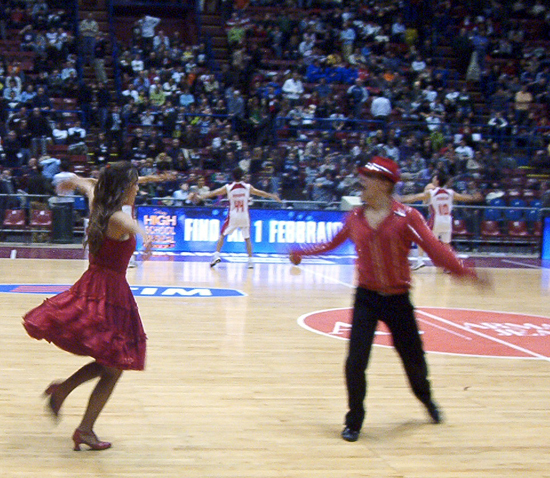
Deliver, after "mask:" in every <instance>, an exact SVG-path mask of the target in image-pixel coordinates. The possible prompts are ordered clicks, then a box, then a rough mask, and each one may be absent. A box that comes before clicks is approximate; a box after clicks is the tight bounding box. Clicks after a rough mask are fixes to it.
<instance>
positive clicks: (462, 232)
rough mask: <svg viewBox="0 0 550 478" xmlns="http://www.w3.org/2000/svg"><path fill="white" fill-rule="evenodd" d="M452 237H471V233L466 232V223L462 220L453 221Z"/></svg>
mask: <svg viewBox="0 0 550 478" xmlns="http://www.w3.org/2000/svg"><path fill="white" fill-rule="evenodd" d="M453 236H458V237H463V238H467V237H472V236H473V233H471V232H470V231H468V228H467V227H466V221H464V219H456V218H455V219H453Z"/></svg>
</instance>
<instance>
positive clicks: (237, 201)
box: [225, 181, 250, 229]
mask: <svg viewBox="0 0 550 478" xmlns="http://www.w3.org/2000/svg"><path fill="white" fill-rule="evenodd" d="M225 187H226V189H227V199H229V214H228V216H227V223H228V227H229V228H231V229H233V228H236V227H239V228H241V227H249V226H250V215H249V213H248V202H249V199H250V184H247V183H243V182H240V181H239V182H234V183H231V184H226V186H225Z"/></svg>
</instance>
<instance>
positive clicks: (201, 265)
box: [0, 259, 550, 478]
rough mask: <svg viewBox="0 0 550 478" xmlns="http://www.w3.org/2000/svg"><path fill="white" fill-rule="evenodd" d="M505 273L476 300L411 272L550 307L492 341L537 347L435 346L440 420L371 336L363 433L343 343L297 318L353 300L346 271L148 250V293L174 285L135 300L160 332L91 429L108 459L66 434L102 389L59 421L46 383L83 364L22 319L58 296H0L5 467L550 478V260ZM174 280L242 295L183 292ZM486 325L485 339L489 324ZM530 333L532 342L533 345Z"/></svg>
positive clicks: (503, 305) (8, 470)
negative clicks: (346, 428) (352, 404)
mask: <svg viewBox="0 0 550 478" xmlns="http://www.w3.org/2000/svg"><path fill="white" fill-rule="evenodd" d="M85 267H86V263H85V261H80V260H33V259H16V260H9V259H1V260H0V271H1V279H0V282H1V284H4V285H5V284H70V283H72V282H73V281H74V280H76V279H77V278H78V277H79V276H80V274H81V273H82V272H83V271H84V270H85ZM492 274H493V276H494V280H495V287H494V290H493V291H489V292H487V293H485V294H480V293H479V291H478V290H477V289H475V288H474V287H472V286H469V285H464V284H459V283H456V282H455V281H454V280H452V279H451V278H450V277H448V276H447V275H445V274H442V273H440V272H436V271H435V270H434V269H432V268H425V269H422V270H421V271H418V272H417V273H416V275H415V276H414V277H415V288H414V293H413V299H414V302H415V304H416V305H417V306H419V307H439V308H444V309H445V310H447V309H450V310H454V309H460V310H462V309H477V310H486V311H496V312H511V313H516V314H526V315H527V316H533V317H539V319H540V323H537V324H538V325H537V324H535V325H537V326H536V327H534V328H530V327H529V326H527V327H525V324H530V323H534V322H533V321H534V320H539V319H531V318H529V317H527V318H525V319H522V321H520V322H521V324H523V325H522V327H521V328H520V329H517V328H514V327H513V326H512V325H510V324H508V325H506V327H505V328H504V329H503V330H504V333H503V332H502V330H501V331H500V332H499V333H496V334H493V335H491V337H495V339H494V340H492V341H491V343H492V344H493V345H494V344H496V345H503V344H504V348H507V349H512V350H515V351H516V352H517V351H518V350H519V349H522V350H524V351H525V350H526V351H527V352H529V351H531V352H533V353H531V354H529V353H528V354H527V356H526V357H524V358H517V357H516V358H503V357H493V356H486V355H485V351H484V349H483V348H484V345H483V343H480V349H479V354H470V355H461V354H458V355H456V354H455V355H453V354H449V353H441V351H439V352H437V353H428V355H427V359H428V363H429V366H430V372H431V380H432V383H433V387H434V396H435V399H436V400H437V401H438V402H439V404H440V406H441V408H442V410H443V411H444V413H445V423H443V424H441V425H432V424H430V423H429V421H428V419H427V416H426V414H425V412H424V410H423V409H422V408H421V406H420V405H419V403H418V402H417V401H416V400H415V398H414V397H413V395H412V394H411V393H410V391H409V388H408V386H407V383H406V381H405V377H404V374H403V372H402V368H401V365H400V363H399V361H398V360H397V358H396V355H395V353H394V351H393V349H391V348H389V347H375V349H374V352H373V356H372V358H371V365H370V367H369V375H368V378H369V395H368V400H367V405H368V416H367V420H366V422H365V426H364V429H363V432H362V434H361V437H360V439H359V441H358V442H356V443H347V442H344V441H342V440H341V438H340V436H339V434H340V431H341V429H342V423H343V416H344V413H345V410H346V398H345V388H344V381H343V362H344V357H345V353H346V345H347V342H346V341H345V340H338V339H336V338H334V337H331V336H329V335H326V334H325V335H323V334H320V333H314V332H313V331H312V330H310V329H308V328H304V327H300V325H299V324H298V319H299V318H300V317H303V316H305V315H307V314H311V313H312V312H315V311H323V310H330V309H341V308H347V307H349V306H350V304H351V299H352V293H353V285H352V284H353V280H354V276H353V267H352V266H351V265H333V264H330V263H329V261H326V262H325V261H320V263H316V262H308V261H307V260H305V261H304V262H303V263H302V265H301V266H300V267H292V266H290V264H288V263H283V262H275V263H260V264H257V265H256V267H255V269H254V270H247V269H246V266H245V264H243V263H228V262H223V263H221V264H220V265H219V267H218V269H216V270H211V269H210V268H209V266H208V263H206V262H160V261H150V262H147V263H144V264H143V265H141V266H140V267H138V268H136V269H131V270H129V271H128V280H129V282H130V284H131V285H135V286H147V290H148V291H149V292H148V293H151V291H153V290H155V289H158V290H166V289H162V287H169V288H171V289H172V290H171V291H170V292H169V293H168V294H167V295H165V296H161V297H155V296H139V297H137V301H138V304H139V307H140V311H141V314H142V318H143V321H144V324H145V328H146V331H147V334H148V339H149V340H148V359H147V369H146V371H144V372H128V373H125V374H124V375H123V377H122V380H121V382H120V383H119V385H118V386H117V389H116V390H115V393H114V395H113V397H112V399H111V401H110V402H109V403H108V404H107V407H106V409H105V410H104V413H103V414H102V416H101V417H100V419H99V421H98V423H97V424H96V432H97V433H98V435H99V436H100V438H102V439H105V440H109V441H112V442H113V448H112V449H110V450H107V451H103V452H90V451H82V452H79V453H77V452H74V451H72V443H71V440H70V437H71V434H72V431H73V430H74V428H75V427H76V425H77V424H78V421H79V418H80V416H81V414H82V412H83V409H84V405H85V402H86V400H87V397H88V394H89V392H90V390H91V387H92V385H91V384H86V385H85V386H83V387H81V389H77V390H76V391H75V392H74V394H73V395H71V396H70V397H69V398H68V400H67V401H66V404H65V406H64V408H63V410H62V420H61V421H60V423H59V424H57V425H56V424H54V423H53V422H52V420H51V419H50V417H49V416H48V414H47V413H46V412H45V402H44V400H43V399H42V397H41V393H42V391H43V390H44V389H45V387H46V386H47V385H48V384H49V383H50V382H51V381H52V380H54V379H59V378H65V377H67V376H68V375H70V374H71V373H72V372H73V371H74V370H75V369H76V368H77V367H80V366H81V365H83V364H84V363H86V359H85V358H82V357H74V356H71V355H69V354H67V353H65V352H62V351H60V350H58V349H57V348H55V347H54V346H52V345H50V344H47V343H45V342H43V341H42V342H38V341H35V340H32V339H30V338H29V337H28V336H27V335H26V334H25V332H24V330H23V328H22V327H21V316H22V314H23V313H24V312H25V311H26V310H28V309H30V308H32V307H34V306H35V305H38V304H39V303H40V302H41V301H42V300H43V299H44V298H45V297H47V295H45V294H21V293H11V292H8V293H6V292H2V293H0V321H1V323H0V351H1V352H0V353H1V357H2V360H1V365H0V476H1V477H5V478H8V477H9V478H11V477H25V478H31V477H41V478H42V477H50V476H51V477H58V478H60V477H63V478H64V477H67V478H69V477H70V478H75V477H105V478H107V477H138V478H145V477H185V478H195V477H196V478H199V477H200V478H205V477H208V478H226V477H227V478H229V477H230V478H272V477H277V478H279V477H280V478H315V477H319V478H350V477H373V478H397V477H407V478H471V477H479V478H505V477H510V478H511V477H514V478H518V477H522V478H526V477H530V478H543V477H550V439H549V437H550V414H549V413H548V412H549V408H550V398H549V397H550V380H549V376H550V345H549V338H550V335H549V334H550V319H548V317H550V308H549V295H548V294H549V288H548V284H547V281H548V277H547V275H548V270H544V269H540V268H534V267H532V268H526V269H495V270H493V271H492ZM177 288H186V289H185V290H187V291H189V290H191V289H199V288H204V289H209V288H210V289H212V288H218V289H232V290H233V289H234V290H237V291H242V292H243V293H244V294H245V295H242V296H234V297H212V296H207V295H196V294H193V293H190V294H189V295H181V294H180V293H178V292H177V290H176V289H177ZM140 290H143V289H140ZM430 310H432V309H430ZM442 313H443V312H442ZM436 315H441V314H434V313H433V310H432V316H434V317H435V316H436ZM459 315H460V314H459ZM497 315H498V314H497ZM504 317H508V316H504ZM445 320H446V319H445ZM495 320H498V319H495ZM507 320H508V319H505V321H507ZM448 324H450V322H448V323H447V325H448ZM421 325H422V324H421ZM447 325H441V323H440V324H439V325H437V324H436V326H435V327H436V328H439V329H445V328H446V326H447ZM480 330H481V329H478V331H477V332H476V333H477V337H478V338H479V337H483V336H484V335H489V334H490V332H491V331H490V330H488V329H487V328H484V329H483V330H482V331H480ZM533 331H536V333H534V332H533ZM459 332H460V334H462V335H464V334H465V332H464V331H459ZM493 332H494V331H493ZM497 332H498V331H497ZM546 332H548V333H546ZM507 334H511V335H507ZM514 334H515V335H514ZM522 334H523V335H525V336H528V337H527V338H531V339H532V340H534V341H536V345H533V344H535V342H529V341H526V342H521V340H523V338H524V337H522ZM545 334H546V335H545ZM458 336H459V334H458V333H455V334H454V335H453V334H448V335H445V334H443V335H441V339H440V341H439V342H440V343H442V344H443V346H444V347H445V346H447V345H448V346H449V350H454V349H453V344H454V343H455V342H457V341H458V340H459V337H458ZM518 336H519V338H518ZM516 339H517V340H516ZM514 340H516V341H514ZM442 341H443V342H442ZM518 341H519V342H518ZM481 342H482V341H481ZM506 344H508V345H510V344H512V345H513V346H510V347H507V346H506ZM514 344H515V345H514ZM517 344H519V345H517ZM489 355H491V354H489Z"/></svg>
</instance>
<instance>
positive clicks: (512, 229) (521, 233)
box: [508, 221, 530, 239]
mask: <svg viewBox="0 0 550 478" xmlns="http://www.w3.org/2000/svg"><path fill="white" fill-rule="evenodd" d="M508 235H509V236H510V237H512V238H519V239H522V238H523V239H525V238H527V237H529V236H530V234H529V231H528V230H527V223H526V222H525V221H510V222H509V223H508Z"/></svg>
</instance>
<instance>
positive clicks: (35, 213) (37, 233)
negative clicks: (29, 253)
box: [29, 209, 52, 242]
mask: <svg viewBox="0 0 550 478" xmlns="http://www.w3.org/2000/svg"><path fill="white" fill-rule="evenodd" d="M29 229H30V231H31V234H32V242H35V241H37V240H41V238H43V237H49V235H50V233H51V230H52V211H51V210H50V209H31V216H30V219H29ZM44 235H45V236H44Z"/></svg>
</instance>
